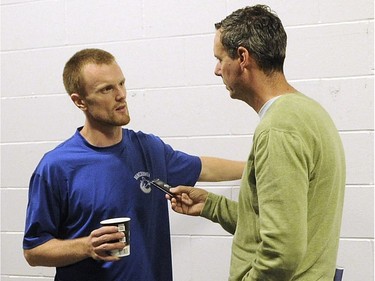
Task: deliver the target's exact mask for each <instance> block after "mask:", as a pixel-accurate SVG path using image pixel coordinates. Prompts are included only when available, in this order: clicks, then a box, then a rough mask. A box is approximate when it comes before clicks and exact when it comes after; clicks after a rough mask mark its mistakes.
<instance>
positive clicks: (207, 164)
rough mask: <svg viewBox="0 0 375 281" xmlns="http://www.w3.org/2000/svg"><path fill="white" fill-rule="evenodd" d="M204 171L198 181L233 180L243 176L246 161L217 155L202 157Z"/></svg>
mask: <svg viewBox="0 0 375 281" xmlns="http://www.w3.org/2000/svg"><path fill="white" fill-rule="evenodd" d="M200 159H201V161H202V171H201V174H200V176H199V179H198V181H213V182H216V181H231V180H238V179H240V178H241V177H242V173H243V170H244V168H245V164H246V162H243V161H234V160H227V159H222V158H215V157H201V158H200Z"/></svg>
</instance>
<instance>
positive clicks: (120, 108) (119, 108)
mask: <svg viewBox="0 0 375 281" xmlns="http://www.w3.org/2000/svg"><path fill="white" fill-rule="evenodd" d="M126 109H127V106H126V104H123V105H120V106H119V107H116V109H115V110H116V111H125V110H126Z"/></svg>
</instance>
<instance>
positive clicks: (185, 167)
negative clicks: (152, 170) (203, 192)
mask: <svg viewBox="0 0 375 281" xmlns="http://www.w3.org/2000/svg"><path fill="white" fill-rule="evenodd" d="M165 152H166V153H165V155H166V165H167V173H168V184H170V185H171V186H177V185H188V186H194V185H195V184H196V182H197V181H198V178H199V175H200V173H201V170H202V163H201V160H200V158H199V157H197V156H193V155H189V154H187V153H185V152H182V151H178V150H174V149H173V148H172V147H171V146H170V145H168V144H165Z"/></svg>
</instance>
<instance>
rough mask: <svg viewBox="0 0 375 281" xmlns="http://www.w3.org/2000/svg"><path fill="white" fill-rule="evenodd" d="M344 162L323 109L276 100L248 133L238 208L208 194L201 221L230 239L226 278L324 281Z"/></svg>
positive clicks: (291, 98) (331, 258)
mask: <svg viewBox="0 0 375 281" xmlns="http://www.w3.org/2000/svg"><path fill="white" fill-rule="evenodd" d="M344 189H345V157H344V151H343V146H342V143H341V140H340V137H339V134H338V131H337V129H336V127H335V125H334V124H333V122H332V120H331V118H330V117H329V115H328V114H327V112H326V111H325V110H324V109H323V108H322V107H321V106H320V105H319V104H318V103H317V102H315V101H313V100H312V99H310V98H308V97H306V96H304V95H302V94H300V93H294V94H287V95H283V96H281V97H280V98H278V99H277V100H276V101H275V102H274V103H273V104H272V105H271V107H270V108H269V110H268V111H267V112H266V114H265V116H264V118H263V119H262V120H261V122H260V124H259V125H258V127H257V128H256V130H255V133H254V138H253V147H252V149H251V153H250V156H249V159H248V162H247V166H246V170H245V172H244V175H243V177H242V182H241V189H240V194H239V198H238V203H237V202H235V201H232V200H229V199H227V198H225V197H223V196H218V195H215V194H212V193H210V194H209V196H208V198H207V201H206V204H205V206H204V209H203V211H202V213H201V216H203V217H206V218H208V219H210V220H212V221H214V222H218V223H220V224H221V225H222V227H223V228H224V229H225V230H227V231H228V232H230V233H232V234H234V237H233V244H232V257H231V266H230V277H229V280H236V281H237V280H243V281H245V280H246V281H250V280H262V281H273V280H274V281H284V280H304V281H316V280H320V281H332V280H333V275H334V270H335V266H336V257H337V250H338V242H339V235H340V226H341V217H342V207H343V200H344Z"/></svg>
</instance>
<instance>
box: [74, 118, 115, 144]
mask: <svg viewBox="0 0 375 281" xmlns="http://www.w3.org/2000/svg"><path fill="white" fill-rule="evenodd" d="M80 133H81V135H82V136H83V137H84V138H85V140H86V141H88V142H89V143H90V144H91V145H93V146H96V147H106V146H112V145H115V144H117V143H119V142H120V141H121V140H122V127H121V126H113V127H110V128H95V127H92V126H90V125H88V124H87V123H85V126H84V127H83V128H82V130H81V131H80Z"/></svg>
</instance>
